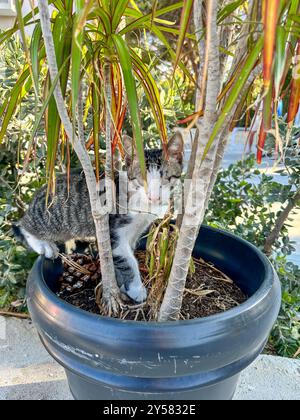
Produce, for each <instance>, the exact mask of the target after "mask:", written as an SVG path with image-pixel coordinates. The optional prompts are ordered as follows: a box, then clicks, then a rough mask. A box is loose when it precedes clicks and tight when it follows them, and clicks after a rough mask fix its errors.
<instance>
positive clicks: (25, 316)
mask: <svg viewBox="0 0 300 420" xmlns="http://www.w3.org/2000/svg"><path fill="white" fill-rule="evenodd" d="M0 316H5V317H8V318H9V317H10V318H20V319H31V316H30V315H29V314H20V313H18V312H9V311H0Z"/></svg>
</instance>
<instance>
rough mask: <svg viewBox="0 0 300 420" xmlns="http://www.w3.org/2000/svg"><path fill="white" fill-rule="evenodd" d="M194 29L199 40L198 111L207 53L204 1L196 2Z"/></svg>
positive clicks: (197, 0) (198, 0)
mask: <svg viewBox="0 0 300 420" xmlns="http://www.w3.org/2000/svg"><path fill="white" fill-rule="evenodd" d="M193 11H194V13H193V17H194V27H195V32H196V38H197V45H198V51H199V60H200V62H199V70H198V81H197V84H198V86H197V89H196V101H195V105H196V110H199V108H200V105H201V96H202V91H201V82H202V77H203V66H204V51H205V42H204V38H202V30H203V19H202V13H203V0H195V1H194V10H193Z"/></svg>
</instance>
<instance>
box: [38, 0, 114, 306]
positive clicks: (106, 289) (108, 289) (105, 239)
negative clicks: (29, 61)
mask: <svg viewBox="0 0 300 420" xmlns="http://www.w3.org/2000/svg"><path fill="white" fill-rule="evenodd" d="M38 6H39V15H40V22H41V28H42V33H43V37H44V42H45V49H46V56H47V60H48V66H49V72H50V76H51V80H52V81H53V80H55V78H56V76H57V74H58V69H57V62H56V56H55V50H54V43H53V36H52V32H51V22H50V14H49V8H48V1H47V0H38ZM54 98H55V101H56V106H57V110H58V113H59V116H60V119H61V121H62V124H63V126H64V128H65V131H66V134H67V136H68V138H69V139H70V141H72V144H73V146H74V150H75V152H76V155H77V157H78V159H79V160H80V163H81V165H82V168H83V171H84V174H85V178H86V183H87V187H88V191H89V198H90V203H91V209H92V215H93V218H94V222H95V228H96V237H97V242H98V248H99V257H100V263H101V273H102V285H103V303H104V304H105V305H106V307H107V310H108V313H109V314H110V313H112V312H113V313H117V310H118V305H119V291H118V286H117V282H116V278H115V272H114V265H113V259H112V250H111V243H110V235H109V214H108V213H107V206H102V205H101V201H100V196H99V193H98V188H97V181H96V177H95V174H94V169H93V166H92V164H91V161H90V158H89V155H88V153H87V150H86V148H85V146H84V139H82V138H81V137H82V135H83V134H82V131H83V129H82V125H81V124H82V122H79V136H80V138H78V136H77V135H76V133H75V132H74V130H73V126H72V122H71V121H70V118H69V115H68V111H67V108H66V106H65V102H64V98H63V95H62V91H61V87H60V83H59V80H58V82H57V84H56V87H55V90H54ZM74 118H75V116H74ZM106 193H108V192H106Z"/></svg>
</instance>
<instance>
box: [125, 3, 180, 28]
mask: <svg viewBox="0 0 300 420" xmlns="http://www.w3.org/2000/svg"><path fill="white" fill-rule="evenodd" d="M182 6H183V1H180V2H178V3H175V4H172V5H171V6H167V7H163V8H162V9H160V10H157V11H156V12H155V18H157V17H159V16H162V15H164V14H167V13H170V12H173V11H175V10H178V9H181V7H182ZM124 14H125V16H128V17H133V18H135V20H134V21H133V22H131V23H129V24H128V25H127V26H125V28H124V29H122V31H120V35H125V34H126V33H128V32H130V31H133V30H135V29H138V28H140V27H143V26H144V24H145V23H146V24H148V26H147V27H148V28H149V29H150V31H151V28H152V24H153V14H152V13H149V14H147V15H143V14H142V13H139V12H137V11H136V10H133V9H130V8H127V9H126V10H125V12H124Z"/></svg>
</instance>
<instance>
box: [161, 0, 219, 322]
mask: <svg viewBox="0 0 300 420" xmlns="http://www.w3.org/2000/svg"><path fill="white" fill-rule="evenodd" d="M217 9H218V2H217V0H209V1H208V13H207V26H208V25H210V31H207V32H208V33H209V32H210V36H208V35H207V42H208V50H209V56H208V78H207V92H209V95H207V96H206V107H205V112H204V117H203V120H202V124H201V126H199V146H198V153H197V157H196V162H195V168H194V174H193V178H192V182H191V186H190V188H189V192H188V198H187V205H186V209H185V213H184V217H183V222H182V226H181V229H180V234H179V239H178V243H177V247H176V252H175V257H174V262H173V266H172V270H171V274H170V279H169V284H168V287H167V290H166V293H165V296H164V300H163V303H162V306H161V309H160V313H159V321H167V320H176V319H178V317H179V314H180V309H181V306H182V299H183V294H184V288H185V283H186V277H187V273H188V269H189V264H190V259H191V256H192V251H193V249H194V245H195V241H196V238H197V234H198V230H199V226H200V225H201V223H202V221H203V218H204V211H205V208H204V205H205V199H206V194H207V190H208V187H209V183H210V179H211V174H212V171H213V168H214V161H215V156H216V151H217V144H216V143H214V144H213V145H212V147H211V148H210V150H209V152H208V154H207V155H206V157H205V159H204V160H202V157H203V152H204V149H205V146H206V144H207V142H208V139H209V137H210V134H211V132H212V128H213V126H214V124H215V122H216V119H217V112H216V110H217V98H218V94H219V86H220V61H219V45H218V31H217Z"/></svg>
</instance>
